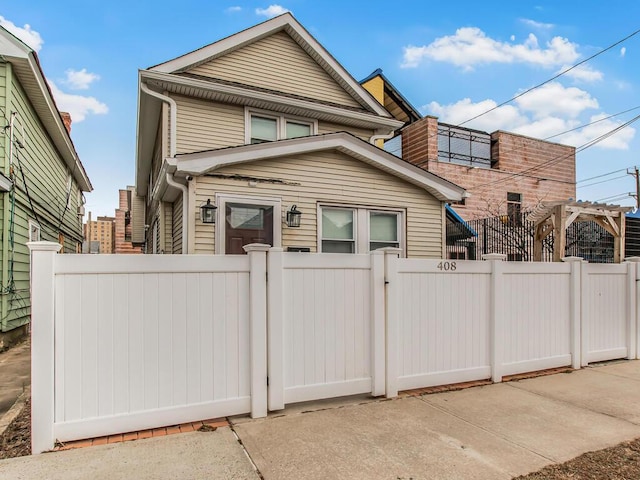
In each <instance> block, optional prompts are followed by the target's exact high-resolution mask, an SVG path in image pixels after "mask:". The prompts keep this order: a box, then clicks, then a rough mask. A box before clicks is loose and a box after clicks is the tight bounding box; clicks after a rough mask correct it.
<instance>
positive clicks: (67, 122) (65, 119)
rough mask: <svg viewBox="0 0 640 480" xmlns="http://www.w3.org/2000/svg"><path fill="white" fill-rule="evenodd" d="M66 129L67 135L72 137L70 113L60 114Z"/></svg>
mask: <svg viewBox="0 0 640 480" xmlns="http://www.w3.org/2000/svg"><path fill="white" fill-rule="evenodd" d="M60 116H61V117H62V121H63V122H64V127H65V128H66V129H67V133H68V134H69V135H71V115H70V114H69V113H68V112H60Z"/></svg>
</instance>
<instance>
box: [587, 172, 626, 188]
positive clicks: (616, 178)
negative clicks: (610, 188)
mask: <svg viewBox="0 0 640 480" xmlns="http://www.w3.org/2000/svg"><path fill="white" fill-rule="evenodd" d="M626 177H627V176H626V175H620V176H618V177H613V178H609V179H607V180H601V181H599V182H593V183H589V184H587V185H581V186H580V187H579V188H587V187H592V186H593V185H600V184H601V183H607V182H611V181H613V180H618V179H619V178H626Z"/></svg>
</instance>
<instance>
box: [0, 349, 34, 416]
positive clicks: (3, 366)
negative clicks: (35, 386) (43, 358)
mask: <svg viewBox="0 0 640 480" xmlns="http://www.w3.org/2000/svg"><path fill="white" fill-rule="evenodd" d="M30 384H31V349H30V344H29V341H24V342H22V343H20V344H19V345H16V346H15V347H12V348H10V349H9V350H7V351H5V352H2V353H0V418H2V416H3V415H4V414H5V413H7V412H8V411H9V409H10V408H11V406H12V405H13V403H14V402H15V401H16V399H17V398H18V397H19V396H20V395H21V394H22V392H23V391H24V390H25V388H27V387H28V386H29V385H30Z"/></svg>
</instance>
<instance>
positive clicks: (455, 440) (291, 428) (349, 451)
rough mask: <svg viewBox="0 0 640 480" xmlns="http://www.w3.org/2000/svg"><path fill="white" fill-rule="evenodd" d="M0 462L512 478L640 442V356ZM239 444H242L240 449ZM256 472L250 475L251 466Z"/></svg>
mask: <svg viewBox="0 0 640 480" xmlns="http://www.w3.org/2000/svg"><path fill="white" fill-rule="evenodd" d="M232 428H233V430H235V432H236V433H237V435H238V436H239V438H240V440H241V443H240V442H238V441H237V439H236V437H235V435H234V432H233V431H232V430H231V429H230V428H228V427H225V428H219V429H218V430H217V431H215V432H207V433H202V432H194V433H183V434H177V435H170V436H166V437H157V438H150V439H146V440H136V441H133V442H125V443H119V444H112V445H104V446H95V447H88V448H81V449H77V450H71V451H63V452H55V453H47V454H43V455H37V456H33V457H26V458H15V459H9V460H2V461H0V478H16V479H36V478H38V479H39V478H47V479H60V480H62V479H64V480H71V479H84V478H93V479H96V480H97V479H102V478H104V479H111V478H141V479H144V478H154V479H165V478H166V479H173V478H181V479H185V480H187V479H204V478H207V479H209V478H212V479H215V478H220V479H223V478H224V479H258V478H260V474H261V475H262V478H264V479H266V480H286V479H296V480H299V479H316V478H317V479H326V478H331V479H367V480H370V479H390V480H398V479H403V480H409V479H413V480H418V479H461V478H463V479H510V478H512V477H513V476H516V475H520V474H524V473H528V472H530V471H534V470H538V469H539V468H541V467H543V466H544V465H547V464H549V463H553V462H564V461H565V460H569V459H570V458H573V457H575V456H577V455H580V454H581V453H584V452H586V451H590V450H597V449H601V448H605V447H608V446H612V445H615V444H617V443H619V442H621V441H625V440H631V439H633V438H637V437H640V361H630V362H621V363H616V364H610V365H606V366H598V367H593V368H586V369H583V370H580V371H576V372H573V373H569V374H556V375H551V376H546V377H539V378H535V379H529V380H522V381H519V382H510V383H504V384H497V385H488V386H483V387H476V388H470V389H467V390H462V391H458V392H448V393H439V394H432V395H425V396H421V397H404V398H399V399H394V400H375V399H368V398H364V397H362V398H353V397H352V398H347V399H340V400H332V401H325V402H313V403H310V404H299V405H295V406H291V407H288V408H287V410H285V411H284V412H280V413H278V412H275V414H272V415H270V416H269V417H268V418H266V419H258V420H252V419H249V418H246V417H238V418H233V419H232ZM243 448H244V449H243ZM249 457H250V458H251V459H252V460H253V462H254V463H255V465H256V466H257V468H258V470H259V473H257V472H255V470H254V467H253V465H252V462H251V461H250V460H249Z"/></svg>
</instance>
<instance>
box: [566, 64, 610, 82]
mask: <svg viewBox="0 0 640 480" xmlns="http://www.w3.org/2000/svg"><path fill="white" fill-rule="evenodd" d="M570 66H571V65H563V66H562V68H560V70H558V73H560V72H563V71H564V70H566V69H567V68H569V67H570ZM564 75H565V76H567V77H569V78H573V79H574V80H578V81H582V82H597V81H599V80H602V78H603V77H604V74H603V73H602V72H601V71H599V70H594V69H593V68H592V67H591V66H590V65H587V64H586V63H583V64H582V65H580V66H577V67H576V68H574V69H572V70H569V71H568V72H567V73H565V74H564Z"/></svg>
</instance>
